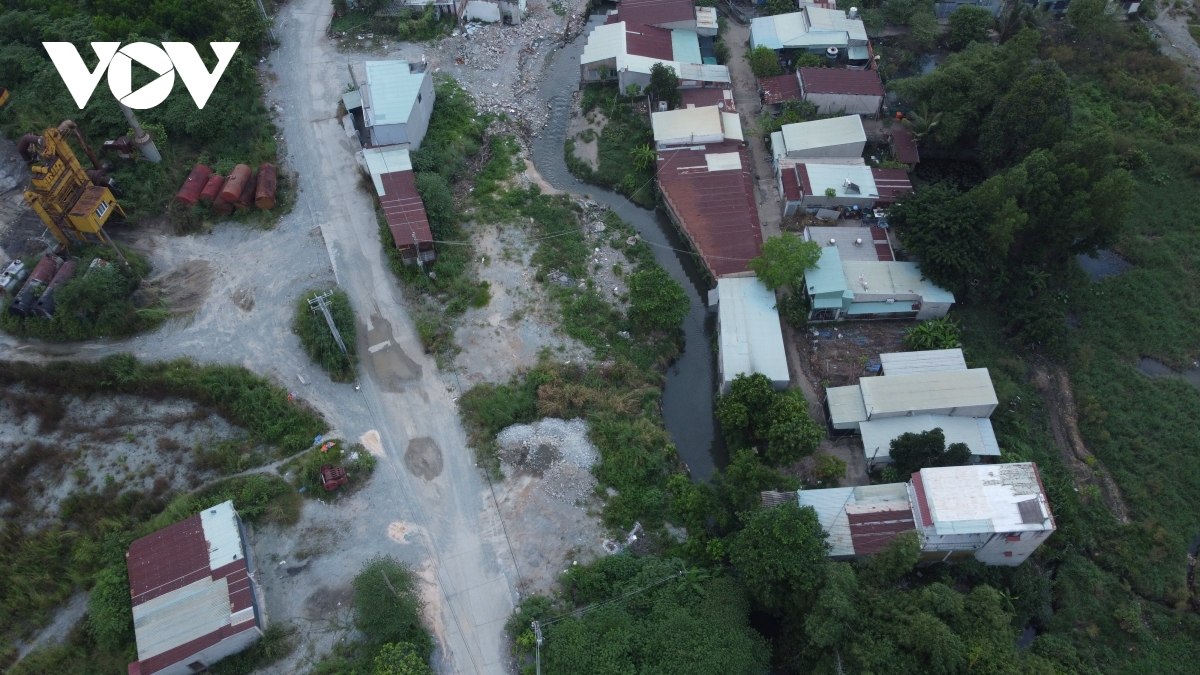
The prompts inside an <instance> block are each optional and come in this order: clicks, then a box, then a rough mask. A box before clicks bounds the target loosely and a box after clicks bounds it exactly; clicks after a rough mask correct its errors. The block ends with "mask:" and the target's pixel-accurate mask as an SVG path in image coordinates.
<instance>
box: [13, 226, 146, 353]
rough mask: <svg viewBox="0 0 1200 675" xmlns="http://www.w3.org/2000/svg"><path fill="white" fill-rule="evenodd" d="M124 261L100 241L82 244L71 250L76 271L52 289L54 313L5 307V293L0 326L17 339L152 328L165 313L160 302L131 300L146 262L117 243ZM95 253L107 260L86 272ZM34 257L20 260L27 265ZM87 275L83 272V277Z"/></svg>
mask: <svg viewBox="0 0 1200 675" xmlns="http://www.w3.org/2000/svg"><path fill="white" fill-rule="evenodd" d="M121 250H122V252H123V253H124V255H125V258H126V260H128V261H129V265H128V266H126V265H124V264H123V263H122V262H121V260H120V258H119V257H118V256H117V254H116V252H115V251H113V250H112V249H111V248H108V247H105V246H86V247H82V248H80V249H77V250H76V251H74V253H75V256H74V260H75V276H74V277H73V278H72V279H71V280H69V281H65V282H63V283H62V284H60V285H59V286H58V287H57V288H56V289H55V291H54V300H55V312H54V315H53V316H52V317H51V318H50V319H43V318H41V317H38V316H31V317H28V318H21V317H19V316H16V315H15V314H11V313H9V312H8V311H7V307H8V304H9V302H11V298H10V297H8V296H6V297H5V298H4V302H3V306H4V307H5V311H4V312H2V313H0V329H3V330H4V331H5V332H6V333H9V334H11V335H16V336H18V337H22V338H38V339H41V340H50V341H54V342H60V341H72V340H90V339H94V338H100V337H112V338H122V337H127V336H130V335H134V334H136V333H141V332H144V331H147V330H152V329H154V328H157V327H158V326H159V325H160V324H162V322H163V321H165V320H166V318H167V316H168V312H167V309H166V308H165V307H161V306H152V307H146V308H143V309H138V308H137V306H135V305H134V303H133V300H132V299H131V297H130V296H131V294H132V293H133V291H134V290H135V289H137V287H138V285H139V283H140V280H141V279H142V278H143V277H145V276H146V274H147V273H149V271H150V263H149V262H147V261H146V259H145V258H143V257H142V256H141V255H140V254H138V253H135V252H134V251H131V250H129V249H125V248H122V249H121ZM97 258H99V259H101V260H105V261H108V263H109V264H108V265H106V266H104V267H98V268H96V269H94V270H92V272H91V274H87V270H88V266H89V265H91V264H92V261H93V260H96V259H97ZM37 262H38V258H30V259H28V260H26V261H25V264H26V266H27V267H28V268H30V269H32V267H33V266H34V265H36V264H37ZM85 275H86V276H85Z"/></svg>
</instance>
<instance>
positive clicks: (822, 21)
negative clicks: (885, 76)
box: [750, 5, 867, 49]
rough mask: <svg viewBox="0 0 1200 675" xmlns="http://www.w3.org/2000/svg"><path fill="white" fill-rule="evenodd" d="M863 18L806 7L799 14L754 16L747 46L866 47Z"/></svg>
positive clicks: (782, 47) (773, 47)
mask: <svg viewBox="0 0 1200 675" xmlns="http://www.w3.org/2000/svg"><path fill="white" fill-rule="evenodd" d="M866 43H867V29H866V27H864V26H863V22H862V19H859V18H854V19H851V18H850V17H848V16H847V15H846V13H845V12H843V11H840V10H836V9H825V8H823V7H815V6H812V5H805V6H804V7H803V8H801V9H800V11H798V12H790V13H788V14H776V15H774V16H763V17H757V18H755V19H753V20H752V21H751V22H750V45H751V46H752V47H767V48H768V49H794V48H817V47H849V46H850V45H856V44H857V45H865V44H866Z"/></svg>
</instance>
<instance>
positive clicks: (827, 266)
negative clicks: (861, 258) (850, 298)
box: [804, 246, 847, 297]
mask: <svg viewBox="0 0 1200 675" xmlns="http://www.w3.org/2000/svg"><path fill="white" fill-rule="evenodd" d="M804 284H805V286H807V287H808V293H809V295H825V294H827V293H837V294H838V296H839V297H840V296H841V294H842V293H843V292H844V291H846V290H847V289H846V276H845V275H844V274H842V256H841V254H840V253H839V252H838V250H837V248H836V247H833V246H826V247H824V248H822V249H821V258H820V260H818V261H817V266H816V267H814V268H812V269H810V270H805V272H804Z"/></svg>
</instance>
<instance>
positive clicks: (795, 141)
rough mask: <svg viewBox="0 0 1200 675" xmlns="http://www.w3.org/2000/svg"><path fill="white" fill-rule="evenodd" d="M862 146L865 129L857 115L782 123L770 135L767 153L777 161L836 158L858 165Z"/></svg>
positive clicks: (864, 141)
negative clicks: (851, 161) (848, 160)
mask: <svg viewBox="0 0 1200 675" xmlns="http://www.w3.org/2000/svg"><path fill="white" fill-rule="evenodd" d="M866 145H867V132H866V130H865V129H864V128H863V123H862V118H861V117H859V116H858V115H843V116H842V117H829V118H826V119H823V120H813V121H811V122H798V123H796V124H785V125H783V126H782V127H780V129H779V131H776V132H775V133H773V134H771V153H772V154H773V155H774V156H775V158H776V161H777V162H778V161H779V160H780V159H784V158H786V159H794V160H804V159H822V160H823V159H825V158H828V157H839V158H846V159H854V160H856V161H855V162H854V163H855V164H862V163H863V159H862V155H863V149H864V148H865V147H866Z"/></svg>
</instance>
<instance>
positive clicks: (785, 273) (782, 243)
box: [747, 232, 821, 290]
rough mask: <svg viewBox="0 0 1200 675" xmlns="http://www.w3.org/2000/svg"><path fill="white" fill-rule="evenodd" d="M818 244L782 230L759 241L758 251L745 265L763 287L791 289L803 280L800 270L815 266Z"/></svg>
mask: <svg viewBox="0 0 1200 675" xmlns="http://www.w3.org/2000/svg"><path fill="white" fill-rule="evenodd" d="M820 259H821V246H820V245H819V244H817V242H815V241H804V240H803V239H801V238H800V237H797V236H796V235H794V234H792V233H791V232H783V233H781V234H780V235H779V236H777V237H770V238H768V239H767V240H766V241H765V242H763V247H762V255H760V256H758V257H757V258H755V259H753V260H751V261H750V263H749V264H748V265H747V267H749V268H750V269H751V270H753V271H754V273H755V274H757V275H758V279H759V281H762V282H763V284H765V285H766V287H767V288H770V289H771V290H774V289H776V288H788V289H795V288H797V287H799V286H800V284H801V283H802V282H803V281H804V272H805V271H806V270H810V269H812V268H814V267H816V266H817V261H819V260H820Z"/></svg>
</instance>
